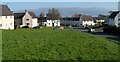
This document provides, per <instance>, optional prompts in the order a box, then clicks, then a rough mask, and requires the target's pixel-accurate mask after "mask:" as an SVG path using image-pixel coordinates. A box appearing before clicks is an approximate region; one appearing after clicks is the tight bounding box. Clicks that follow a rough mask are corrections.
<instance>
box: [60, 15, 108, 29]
mask: <svg viewBox="0 0 120 62" xmlns="http://www.w3.org/2000/svg"><path fill="white" fill-rule="evenodd" d="M105 18H106V16H105V15H104V17H103V15H102V16H101V15H99V16H98V17H92V16H88V15H82V14H80V15H79V16H78V15H77V16H75V17H65V18H63V21H61V24H63V25H71V26H84V27H86V26H95V25H96V24H98V23H104V22H105Z"/></svg>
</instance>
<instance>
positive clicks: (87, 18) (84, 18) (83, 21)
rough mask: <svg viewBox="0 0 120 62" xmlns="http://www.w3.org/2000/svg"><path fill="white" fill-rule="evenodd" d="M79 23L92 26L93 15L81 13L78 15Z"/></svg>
mask: <svg viewBox="0 0 120 62" xmlns="http://www.w3.org/2000/svg"><path fill="white" fill-rule="evenodd" d="M79 22H80V25H82V26H84V27H86V26H94V25H95V23H94V20H93V17H92V16H86V15H82V16H81V17H80V20H79Z"/></svg>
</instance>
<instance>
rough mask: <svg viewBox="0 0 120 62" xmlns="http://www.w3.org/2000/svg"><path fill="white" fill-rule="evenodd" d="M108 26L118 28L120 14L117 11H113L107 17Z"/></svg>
mask: <svg viewBox="0 0 120 62" xmlns="http://www.w3.org/2000/svg"><path fill="white" fill-rule="evenodd" d="M107 23H108V25H110V26H117V27H119V26H120V12H119V11H115V12H112V13H111V15H110V16H109V20H108V22H107Z"/></svg>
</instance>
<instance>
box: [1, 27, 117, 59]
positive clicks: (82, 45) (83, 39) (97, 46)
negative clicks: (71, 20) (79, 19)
mask: <svg viewBox="0 0 120 62" xmlns="http://www.w3.org/2000/svg"><path fill="white" fill-rule="evenodd" d="M2 34H3V36H2V37H3V42H2V43H3V44H2V51H3V53H2V55H3V56H2V57H3V60H117V59H118V53H119V52H118V47H119V45H118V44H117V43H115V42H114V41H112V40H109V39H105V38H101V37H98V36H94V35H91V34H87V33H83V32H80V31H77V30H72V29H66V30H52V29H48V28H46V29H35V30H34V29H17V30H3V33H2Z"/></svg>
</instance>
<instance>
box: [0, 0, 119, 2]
mask: <svg viewBox="0 0 120 62" xmlns="http://www.w3.org/2000/svg"><path fill="white" fill-rule="evenodd" d="M118 1H119V0H2V2H118Z"/></svg>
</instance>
